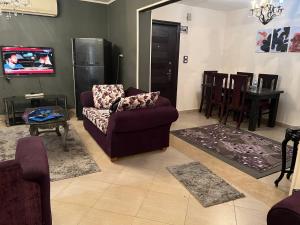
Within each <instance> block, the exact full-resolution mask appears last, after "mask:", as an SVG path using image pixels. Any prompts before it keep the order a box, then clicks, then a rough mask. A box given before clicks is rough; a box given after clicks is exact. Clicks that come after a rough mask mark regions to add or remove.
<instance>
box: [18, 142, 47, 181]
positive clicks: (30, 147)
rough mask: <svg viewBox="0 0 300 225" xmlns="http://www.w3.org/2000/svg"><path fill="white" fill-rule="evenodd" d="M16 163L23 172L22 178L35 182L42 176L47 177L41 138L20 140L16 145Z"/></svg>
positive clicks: (45, 155) (45, 153)
mask: <svg viewBox="0 0 300 225" xmlns="http://www.w3.org/2000/svg"><path fill="white" fill-rule="evenodd" d="M16 161H17V162H18V163H19V164H20V166H21V168H22V171H23V178H24V179H26V180H31V181H35V180H36V179H39V178H40V177H43V176H48V177H49V165H48V157H47V152H46V148H45V146H44V143H43V140H42V138H41V137H28V138H23V139H20V140H19V141H18V143H17V149H16Z"/></svg>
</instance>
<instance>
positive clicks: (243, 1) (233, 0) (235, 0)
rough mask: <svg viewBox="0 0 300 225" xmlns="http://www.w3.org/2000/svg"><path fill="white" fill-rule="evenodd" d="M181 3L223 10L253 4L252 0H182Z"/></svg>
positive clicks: (247, 6) (241, 7)
mask: <svg viewBox="0 0 300 225" xmlns="http://www.w3.org/2000/svg"><path fill="white" fill-rule="evenodd" d="M179 3H180V4H185V5H189V6H195V7H201V8H208V9H214V10H222V11H230V10H236V9H244V8H249V7H250V6H251V4H250V3H251V1H250V0H182V1H180V2H179Z"/></svg>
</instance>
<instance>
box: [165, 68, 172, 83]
mask: <svg viewBox="0 0 300 225" xmlns="http://www.w3.org/2000/svg"><path fill="white" fill-rule="evenodd" d="M166 75H167V76H168V81H171V79H172V70H171V69H169V70H168V72H167V74H166Z"/></svg>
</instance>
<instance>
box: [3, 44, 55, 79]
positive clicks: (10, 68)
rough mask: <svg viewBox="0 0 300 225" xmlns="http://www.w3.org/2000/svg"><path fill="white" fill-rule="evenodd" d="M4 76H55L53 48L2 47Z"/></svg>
mask: <svg viewBox="0 0 300 225" xmlns="http://www.w3.org/2000/svg"><path fill="white" fill-rule="evenodd" d="M1 55H2V67H3V73H4V75H29V74H33V75H34V74H54V73H55V67H54V51H53V49H52V48H25V47H2V49H1Z"/></svg>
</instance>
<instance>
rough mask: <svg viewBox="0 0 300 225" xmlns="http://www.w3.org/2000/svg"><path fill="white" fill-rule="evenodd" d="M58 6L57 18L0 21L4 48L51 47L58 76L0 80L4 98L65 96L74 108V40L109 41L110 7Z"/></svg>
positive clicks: (70, 2) (69, 1)
mask: <svg viewBox="0 0 300 225" xmlns="http://www.w3.org/2000/svg"><path fill="white" fill-rule="evenodd" d="M58 4H59V6H58V9H59V15H58V17H55V18H53V17H43V16H32V15H23V16H22V15H19V16H18V17H16V18H15V17H13V18H12V19H11V20H10V21H7V20H6V19H5V18H4V17H0V45H1V46H10V45H23V46H30V47H31V46H32V47H34V46H37V47H43V46H45V47H52V48H54V50H55V64H56V75H50V76H38V77H36V76H31V77H26V78H13V79H11V80H10V81H9V82H8V81H6V80H5V79H4V78H2V77H0V97H1V98H2V97H5V96H14V95H24V94H25V93H31V92H44V93H47V94H65V95H67V96H68V102H69V105H70V106H71V107H73V106H74V84H73V70H72V48H71V38H74V37H101V38H108V33H109V32H108V29H109V26H108V24H109V23H108V18H107V11H108V6H106V5H102V4H94V3H88V2H81V1H79V0H58ZM2 75H3V74H2V69H1V72H0V76H2ZM0 111H1V112H3V106H2V104H0Z"/></svg>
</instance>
